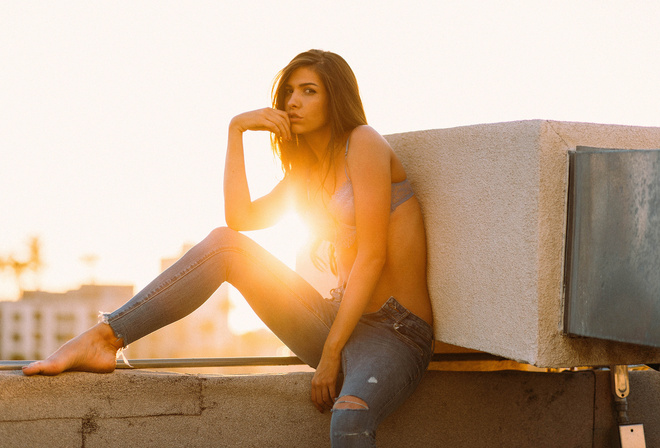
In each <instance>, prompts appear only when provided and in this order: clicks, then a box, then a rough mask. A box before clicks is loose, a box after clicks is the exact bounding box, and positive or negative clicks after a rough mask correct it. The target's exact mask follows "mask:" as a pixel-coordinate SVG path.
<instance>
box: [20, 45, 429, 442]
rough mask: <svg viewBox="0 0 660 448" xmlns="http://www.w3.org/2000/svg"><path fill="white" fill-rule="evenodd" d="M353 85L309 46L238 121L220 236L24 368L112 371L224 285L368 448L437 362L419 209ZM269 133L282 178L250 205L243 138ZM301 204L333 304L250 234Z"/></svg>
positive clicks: (338, 426) (352, 438)
mask: <svg viewBox="0 0 660 448" xmlns="http://www.w3.org/2000/svg"><path fill="white" fill-rule="evenodd" d="M366 123H367V122H366V118H365V115H364V110H363V107H362V102H361V100H360V96H359V91H358V86H357V81H356V79H355V76H354V74H353V72H352V71H351V69H350V67H349V66H348V64H347V63H346V62H345V61H344V60H343V59H342V58H341V57H340V56H338V55H336V54H334V53H330V52H323V51H319V50H311V51H308V52H305V53H302V54H300V55H298V56H296V57H295V58H294V59H293V60H292V61H291V62H290V63H289V65H287V67H285V68H284V69H283V70H282V71H281V72H280V74H279V76H278V78H277V79H276V82H275V85H274V87H273V107H272V108H266V109H261V110H256V111H252V112H246V113H244V114H241V115H238V116H236V117H234V118H233V119H232V121H231V123H230V125H229V138H228V147H227V156H226V163H225V178H224V195H225V217H226V220H227V224H228V227H227V228H218V229H216V230H214V231H213V232H211V234H210V235H209V236H208V237H207V238H206V239H205V240H203V241H202V242H201V243H199V244H198V245H197V246H195V247H194V248H193V249H191V250H190V251H189V252H188V253H186V254H185V255H184V256H183V257H182V258H181V259H180V260H179V261H178V262H177V263H175V264H174V265H173V266H172V267H170V268H169V269H168V270H166V271H165V272H164V273H162V274H161V275H160V276H158V277H157V278H156V279H155V280H154V281H153V282H152V283H150V284H149V285H148V286H147V287H146V288H144V289H143V290H142V291H141V292H140V293H138V294H137V295H136V296H135V297H134V298H132V299H131V300H130V301H129V302H128V303H126V304H125V305H124V306H122V307H121V308H120V309H118V310H117V311H115V312H113V313H110V314H107V315H104V316H103V322H101V323H99V324H98V325H96V326H95V327H93V328H92V329H90V330H88V331H87V332H85V333H83V334H82V335H80V336H78V337H77V338H75V339H73V340H71V341H70V342H68V343H67V344H65V345H64V346H63V347H61V348H60V349H59V350H58V351H57V352H55V353H54V354H53V355H51V357H49V358H48V359H47V360H45V361H39V362H35V363H33V364H31V365H29V366H27V367H25V368H24V370H23V371H24V373H25V374H27V375H33V374H37V373H41V374H46V375H52V374H57V373H59V372H62V371H64V370H85V371H93V372H108V371H112V370H113V369H114V368H115V364H116V361H115V359H116V354H117V351H118V350H120V349H121V348H123V347H124V346H125V345H127V344H129V343H131V342H132V341H135V340H137V339H139V338H140V337H142V336H144V335H146V334H148V333H150V332H152V331H154V330H156V329H158V328H160V327H162V326H164V325H167V324H168V323H171V322H173V321H175V320H177V319H180V318H182V317H184V316H185V315H187V314H189V313H190V312H192V311H193V310H195V309H196V308H197V307H198V306H199V305H201V304H202V303H203V302H204V301H205V300H206V299H207V298H208V297H209V296H210V295H211V294H212V293H213V292H214V291H215V290H216V289H217V288H218V287H219V286H220V284H222V282H224V281H228V282H230V283H232V284H233V285H234V286H236V287H237V288H238V289H239V291H240V292H241V293H242V294H243V296H244V297H245V298H246V300H247V301H248V302H249V304H250V305H251V306H252V308H253V309H254V310H255V312H256V313H257V314H258V315H259V316H260V317H261V319H262V320H263V321H264V322H265V323H266V324H267V325H268V326H269V327H270V328H271V329H272V330H273V332H274V333H275V334H276V335H277V336H278V337H279V338H280V339H281V340H282V341H283V342H284V343H285V344H287V346H288V347H289V348H291V349H292V350H293V351H294V353H296V354H297V355H298V356H299V357H300V358H301V359H302V360H304V361H305V362H306V363H308V364H309V365H310V366H312V367H314V368H316V372H315V374H314V377H313V379H312V386H311V399H312V402H313V403H314V405H315V406H316V407H317V409H318V410H319V411H321V412H323V411H324V410H329V409H332V411H333V415H332V423H331V438H332V442H333V446H373V444H374V443H375V430H376V427H377V426H378V424H379V423H380V422H381V421H382V420H383V418H384V417H385V416H387V415H388V414H389V413H391V412H392V411H393V410H394V409H396V408H397V407H398V406H399V405H400V404H401V403H402V402H403V401H404V400H405V399H406V398H407V397H408V396H409V395H410V394H411V393H412V391H413V390H414V389H415V387H416V386H417V384H418V382H419V380H420V378H421V375H422V373H423V372H424V370H425V369H426V367H427V365H428V363H429V361H430V357H431V354H432V340H433V337H432V330H431V319H432V317H431V316H432V314H431V305H430V301H429V296H428V290H427V286H426V240H425V233H424V226H423V221H422V214H421V210H420V206H419V203H418V202H417V199H416V198H415V196H414V194H413V192H412V189H411V187H410V183H409V182H408V180H407V178H406V173H405V171H404V168H403V166H402V164H401V162H400V161H399V159H398V158H397V156H396V155H395V154H394V152H393V151H392V149H391V148H390V146H389V145H388V143H387V142H386V141H385V139H383V137H381V136H380V135H379V134H378V133H377V132H376V131H374V130H373V129H372V128H370V127H368V126H367V124H366ZM247 131H268V132H270V133H271V136H272V138H271V141H272V146H273V150H274V151H275V152H276V154H277V155H278V156H279V158H280V160H281V162H282V167H283V170H284V179H283V180H282V181H281V182H279V184H278V185H277V186H275V188H274V189H273V190H272V191H271V192H270V193H268V194H267V195H265V196H263V197H261V198H259V199H256V200H252V198H251V197H250V193H249V190H248V183H247V179H246V174H245V164H244V154H243V142H242V135H243V133H244V132H247ZM292 204H294V205H295V206H296V207H297V208H298V210H299V212H300V213H301V214H302V215H303V216H304V217H305V219H306V220H308V222H309V223H310V224H311V227H312V228H313V229H314V231H315V232H316V235H317V237H318V239H319V240H326V241H329V242H330V243H332V245H331V246H330V247H331V249H332V250H331V254H330V256H329V257H328V259H327V260H326V264H327V265H329V267H330V268H331V269H332V270H333V272H335V273H336V275H337V278H338V287H337V288H335V289H333V290H332V291H331V297H330V298H329V299H324V298H322V296H321V295H319V293H318V292H317V291H316V290H315V289H314V288H313V287H312V286H311V285H309V284H308V283H307V282H306V281H305V280H303V279H302V278H301V277H300V276H298V275H297V274H296V273H295V272H293V271H291V270H290V269H289V268H288V267H286V266H285V265H284V264H282V263H281V262H279V261H278V260H277V259H275V258H274V257H273V256H272V255H270V254H269V253H268V252H266V251H265V250H264V249H263V248H261V247H259V246H258V245H257V244H256V243H254V242H253V241H251V240H250V239H249V238H247V237H245V236H244V235H242V234H240V233H238V232H237V231H241V230H254V229H261V228H264V227H267V226H270V225H272V224H273V223H275V222H276V221H277V219H278V218H279V217H280V216H281V215H282V214H283V213H284V212H285V211H286V210H287V208H288V207H289V206H290V205H292Z"/></svg>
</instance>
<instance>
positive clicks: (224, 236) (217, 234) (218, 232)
mask: <svg viewBox="0 0 660 448" xmlns="http://www.w3.org/2000/svg"><path fill="white" fill-rule="evenodd" d="M240 237H241V234H240V233H239V232H237V231H236V230H234V229H231V228H229V227H217V228H215V229H213V230H211V232H210V233H209V234H208V236H207V237H206V238H205V239H204V240H203V241H202V244H204V245H206V246H210V247H214V248H218V247H228V246H236V245H237V244H238V243H239V240H240Z"/></svg>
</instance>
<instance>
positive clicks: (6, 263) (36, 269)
mask: <svg viewBox="0 0 660 448" xmlns="http://www.w3.org/2000/svg"><path fill="white" fill-rule="evenodd" d="M43 267H44V263H43V259H42V257H41V240H40V239H39V237H38V236H33V237H31V238H30V239H29V241H28V256H27V259H25V258H24V259H19V258H17V257H16V256H15V255H14V254H10V255H8V256H6V257H0V270H3V271H4V270H9V271H11V274H12V276H13V277H14V281H15V282H16V287H17V289H18V291H19V295H21V296H22V295H23V291H24V290H25V289H24V287H23V286H24V283H23V278H24V276H25V274H26V273H28V272H31V273H32V274H33V276H34V283H35V284H37V285H38V283H39V282H38V275H39V273H40V272H41V270H42V269H43Z"/></svg>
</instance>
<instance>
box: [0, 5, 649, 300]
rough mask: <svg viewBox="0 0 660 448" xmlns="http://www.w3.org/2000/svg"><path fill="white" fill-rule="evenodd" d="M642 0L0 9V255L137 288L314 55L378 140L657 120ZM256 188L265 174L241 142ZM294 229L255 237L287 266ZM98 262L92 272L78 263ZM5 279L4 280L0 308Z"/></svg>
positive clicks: (56, 280) (170, 251)
mask: <svg viewBox="0 0 660 448" xmlns="http://www.w3.org/2000/svg"><path fill="white" fill-rule="evenodd" d="M659 18H660V3H659V2H656V1H635V0H627V1H619V0H609V1H608V0H600V1H591V0H583V1H575V0H570V1H567V0H555V1H547V0H546V1H536V0H526V1H485V0H484V1H470V0H466V1H461V2H456V1H443V0H440V1H438V0H436V1H414V0H404V1H387V0H384V1H371V0H366V1H355V0H349V1H330V2H320V1H304V2H302V1H300V2H293V1H287V0H285V1H277V2H274V1H259V0H252V1H249V0H239V1H194V2H183V1H178V2H173V1H161V0H159V1H149V0H145V1H139V2H128V1H100V2H86V1H60V2H49V1H41V2H39V1H3V2H2V3H0V61H1V62H0V257H6V256H8V255H10V254H14V255H15V256H16V257H18V258H20V257H21V256H22V254H23V251H24V250H25V247H26V245H27V241H28V239H29V238H30V237H31V236H38V237H39V238H40V240H41V242H42V247H43V258H44V261H45V264H46V265H45V268H44V269H43V271H42V272H41V274H40V276H39V277H38V279H27V281H26V287H28V288H31V287H40V288H42V289H45V290H53V291H61V290H66V289H74V288H77V287H78V286H79V285H80V284H81V283H85V282H87V281H90V279H92V278H93V279H94V280H95V281H96V282H97V283H121V284H134V285H136V288H141V287H142V286H144V285H146V283H148V281H150V280H151V278H153V277H154V276H155V275H157V274H158V272H159V266H160V265H159V263H160V259H161V258H164V257H172V256H175V255H177V254H178V253H179V251H180V249H181V247H182V245H183V244H184V243H187V242H191V243H195V242H198V241H200V240H201V239H202V238H204V236H206V234H207V233H208V232H209V231H210V230H211V229H213V228H214V227H217V226H220V225H224V217H223V198H222V175H223V165H224V155H225V145H226V137H227V126H228V124H229V121H230V120H231V118H232V117H233V116H234V115H237V114H239V113H241V112H244V111H247V110H252V109H257V108H261V107H267V106H269V105H270V88H271V84H272V81H273V78H274V76H275V74H276V73H277V71H278V70H280V69H281V68H282V67H284V66H285V65H286V64H287V63H288V62H289V61H290V60H291V59H292V58H293V57H294V56H295V55H296V54H298V53H300V52H302V51H305V50H308V49H310V48H320V49H324V50H330V51H334V52H336V53H338V54H340V55H342V56H343V57H344V58H345V59H346V60H347V62H348V63H349V64H350V65H351V67H352V68H353V70H354V72H355V74H356V76H357V78H358V82H359V85H360V91H361V94H362V99H363V102H364V105H365V109H366V113H367V119H368V121H369V124H370V125H372V126H373V127H374V128H376V130H378V131H379V132H381V133H382V134H391V133H399V132H408V131H416V130H422V129H437V128H449V127H455V126H465V125H472V124H480V123H491V122H504V121H514V120H527V119H550V120H561V121H580V122H594V123H608V124H623V125H640V126H659V125H660V115H659V114H658V104H659V101H658V100H659V99H660V83H659V82H658V81H657V75H658V73H660V51H659V50H658V49H657V43H658V42H660V26H658V20H659ZM245 142H246V158H247V166H248V168H247V169H248V177H249V182H250V188H251V192H252V195H253V197H257V196H260V195H262V194H264V193H266V192H267V191H268V190H269V189H270V188H272V186H273V185H274V184H275V183H276V182H277V181H278V179H279V178H280V177H281V171H280V170H279V166H278V164H277V163H276V161H275V160H274V159H273V156H272V153H271V151H270V147H269V145H268V135H266V134H264V133H254V134H250V135H247V136H246V138H245ZM301 232H303V230H302V229H301V228H300V224H299V222H298V221H297V220H296V219H295V217H291V218H289V219H287V220H286V221H285V222H284V223H283V224H282V225H280V226H278V227H277V228H275V229H273V230H270V231H264V232H257V233H253V234H252V236H253V237H254V238H255V239H257V241H258V242H260V243H261V244H263V245H264V246H266V247H267V248H268V249H270V250H272V251H273V252H274V253H275V254H276V255H278V256H280V257H282V258H284V259H285V261H287V262H288V263H290V264H292V263H293V261H292V260H293V257H294V256H295V248H296V247H298V244H299V242H300V240H301V237H300V235H301ZM88 255H94V256H95V257H97V259H98V261H97V262H96V263H95V264H94V265H89V264H85V263H84V262H83V261H82V259H83V258H84V257H85V256H88ZM15 296H16V289H15V285H14V283H13V281H12V279H11V277H10V276H8V275H6V274H4V275H3V274H2V273H0V299H14V298H15Z"/></svg>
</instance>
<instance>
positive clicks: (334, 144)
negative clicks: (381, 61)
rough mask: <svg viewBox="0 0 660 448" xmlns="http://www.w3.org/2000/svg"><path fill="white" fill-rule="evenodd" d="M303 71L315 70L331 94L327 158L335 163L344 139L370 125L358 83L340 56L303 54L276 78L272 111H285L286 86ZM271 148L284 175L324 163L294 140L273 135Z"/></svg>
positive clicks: (329, 96) (322, 52)
mask: <svg viewBox="0 0 660 448" xmlns="http://www.w3.org/2000/svg"><path fill="white" fill-rule="evenodd" d="M301 67H309V68H311V69H312V70H314V71H315V72H316V73H317V74H318V75H319V78H321V81H322V82H323V84H324V86H325V89H326V91H327V92H328V117H329V120H330V130H331V132H330V142H329V143H328V151H327V152H326V155H325V157H326V158H328V159H329V161H332V160H334V156H335V155H336V152H337V151H339V150H341V148H340V145H339V143H340V141H341V139H342V138H344V136H346V135H347V134H348V133H349V132H350V131H352V130H353V129H355V128H356V127H358V126H360V125H364V124H367V117H366V116H365V113H364V107H363V106H362V99H360V91H359V89H358V83H357V79H356V78H355V74H354V73H353V70H351V67H350V66H349V65H348V63H347V62H346V61H345V60H344V58H342V57H341V56H339V55H338V54H335V53H332V52H330V51H322V50H309V51H306V52H304V53H300V54H299V55H298V56H296V57H295V58H293V59H292V60H291V62H289V64H288V65H287V66H286V67H284V68H283V69H282V70H281V71H280V72H279V73H278V74H277V76H276V77H275V81H274V82H273V89H272V93H271V96H272V101H273V108H275V109H279V110H284V109H285V106H286V105H285V101H286V100H285V98H286V91H285V87H286V84H287V82H288V81H289V78H290V77H291V74H292V73H293V72H294V71H295V70H296V69H298V68H301ZM271 147H272V148H273V152H274V153H275V154H276V155H277V156H278V157H279V159H280V161H281V162H282V170H283V171H284V174H285V175H287V174H288V173H290V172H291V170H293V169H295V168H299V167H300V166H309V165H310V164H313V163H314V162H324V161H321V160H315V156H314V155H313V154H310V153H301V151H298V147H297V145H296V141H295V139H294V140H293V141H291V142H285V141H283V140H281V139H279V138H277V137H275V135H274V134H271ZM330 168H331V163H330V164H328V171H329V170H330Z"/></svg>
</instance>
